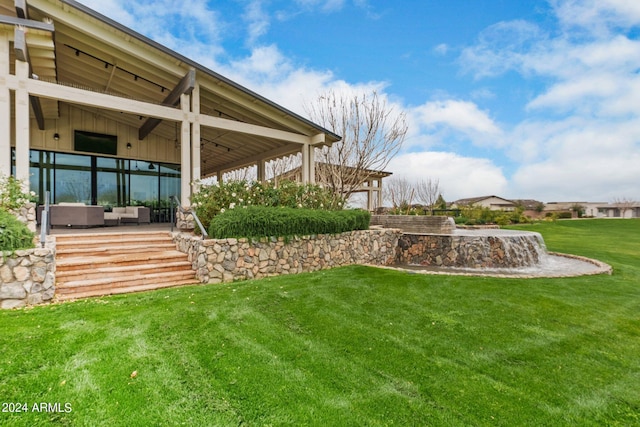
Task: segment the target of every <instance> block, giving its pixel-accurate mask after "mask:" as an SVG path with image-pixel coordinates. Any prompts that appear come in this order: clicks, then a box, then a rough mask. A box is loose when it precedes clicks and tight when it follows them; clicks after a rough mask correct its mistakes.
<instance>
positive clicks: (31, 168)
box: [0, 0, 340, 207]
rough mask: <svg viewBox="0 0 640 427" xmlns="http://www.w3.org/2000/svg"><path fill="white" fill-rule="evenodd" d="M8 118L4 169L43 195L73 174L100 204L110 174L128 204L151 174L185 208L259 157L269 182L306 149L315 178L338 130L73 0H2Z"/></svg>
mask: <svg viewBox="0 0 640 427" xmlns="http://www.w3.org/2000/svg"><path fill="white" fill-rule="evenodd" d="M0 123H1V125H0V174H4V175H8V174H11V173H13V174H15V176H16V177H17V178H18V179H21V180H23V181H24V182H25V185H26V186H28V187H30V188H31V189H32V190H35V192H36V193H38V197H39V199H40V200H39V202H40V203H42V202H43V201H44V200H43V197H44V191H45V190H51V191H52V196H51V198H52V200H50V201H51V202H52V203H55V202H56V201H57V199H61V197H62V196H60V194H62V189H61V188H62V187H60V188H57V187H56V185H58V186H60V185H61V183H62V182H65V181H64V180H65V179H66V180H68V181H69V182H70V184H69V185H72V184H73V181H74V180H75V181H87V182H88V183H89V184H87V185H89V188H88V189H87V190H86V191H85V192H88V193H90V194H91V197H90V199H88V200H90V201H91V203H90V204H101V202H100V201H101V200H103V198H101V197H100V192H101V191H102V192H103V193H104V192H106V190H105V189H104V188H106V187H105V184H104V183H105V182H106V181H107V180H110V181H109V184H108V185H109V190H108V191H110V192H117V193H118V198H116V197H115V196H114V200H116V199H117V201H116V202H115V203H117V204H118V205H120V204H127V203H130V202H131V200H133V199H137V198H136V197H135V195H136V187H140V186H142V184H141V183H144V185H148V186H150V187H154V186H157V188H158V189H157V190H156V189H155V188H153V189H152V190H153V192H154V194H156V193H157V195H156V196H154V197H156V199H157V200H161V199H162V198H163V197H167V198H168V197H169V196H171V195H178V194H179V197H180V201H181V204H182V205H183V206H185V207H186V206H188V205H189V204H190V202H189V200H190V196H191V194H192V192H193V191H195V190H196V189H197V185H198V181H199V180H200V179H202V178H206V177H213V176H215V177H217V178H218V180H221V179H222V175H223V173H225V172H227V171H231V170H234V169H238V168H243V167H247V166H252V165H255V166H257V177H258V179H259V180H264V178H265V162H267V161H269V160H271V159H275V158H279V157H284V156H288V155H291V154H296V153H301V154H302V156H301V157H302V168H301V177H300V178H301V181H302V182H305V183H306V182H315V173H314V167H312V165H313V163H314V149H315V148H316V147H322V146H325V145H331V144H332V143H334V142H336V141H338V140H339V139H340V137H339V136H338V135H335V134H334V133H332V132H330V131H328V130H326V129H323V128H322V127H320V126H318V125H316V124H314V123H312V122H310V121H309V120H307V119H305V118H303V117H301V116H299V115H297V114H296V113H293V112H291V111H289V110H287V109H285V108H283V107H281V106H279V105H277V104H276V103H274V102H272V101H269V100H267V99H265V98H264V97H262V96H260V95H259V94H257V93H255V92H252V91H251V90H249V89H247V88H245V87H242V86H240V85H239V84H237V83H235V82H233V81H231V80H229V79H227V78H225V77H223V76H221V75H219V74H217V73H216V72H215V71H212V70H210V69H208V68H206V67H204V66H202V65H201V64H198V63H196V62H195V61H192V60H191V59H189V58H186V57H185V56H182V55H181V54H179V53H177V52H174V51H172V50H170V49H168V48H167V47H164V46H162V45H160V44H158V43H156V42H154V41H152V40H150V39H148V38H146V37H145V36H142V35H141V34H138V33H136V32H134V31H133V30H131V29H129V28H126V27H124V26H122V25H121V24H119V23H117V22H115V21H113V20H111V19H109V18H106V17H105V16H102V15H100V14H98V13H97V12H95V11H93V10H91V9H89V8H87V7H86V6H84V5H82V4H80V3H77V2H75V1H72V0H0ZM69 155H82V156H84V157H82V159H84V160H83V161H86V164H85V163H83V164H81V165H78V164H76V163H75V162H77V161H78V160H77V159H76V158H72V157H65V156H69ZM50 157H51V158H52V159H53V158H55V160H54V161H50V160H48V159H49V158H50ZM85 158H86V159H85ZM59 159H61V160H59ZM45 164H46V165H48V166H45ZM69 171H74V174H75V175H69V173H70V172H69ZM78 171H81V172H83V174H82V175H79V172H78ZM149 171H153V172H149ZM156 171H157V172H156ZM65 174H68V176H67V175H65ZM156 174H158V175H157V176H158V178H157V184H156V181H155V179H156V178H153V179H154V181H149V180H150V178H149V179H148V176H149V175H153V177H155V176H156ZM145 176H147V178H144V177H145ZM65 177H66V178H65ZM165 177H169V178H171V179H174V181H175V183H173V182H174V181H171V180H170V179H169V178H167V179H164V178H165ZM148 182H151V183H148ZM163 186H165V187H166V188H165V187H163ZM120 193H122V194H124V196H122V194H120ZM176 193H178V194H176ZM140 194H142V193H140ZM65 197H69V196H65ZM105 197H106V196H105ZM104 203H106V202H104ZM109 203H110V204H111V203H113V202H111V201H109Z"/></svg>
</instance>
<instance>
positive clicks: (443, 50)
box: [433, 43, 449, 55]
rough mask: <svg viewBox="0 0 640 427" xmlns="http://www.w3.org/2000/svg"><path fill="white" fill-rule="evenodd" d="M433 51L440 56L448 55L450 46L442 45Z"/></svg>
mask: <svg viewBox="0 0 640 427" xmlns="http://www.w3.org/2000/svg"><path fill="white" fill-rule="evenodd" d="M433 51H434V52H435V53H437V54H438V55H446V54H447V52H449V45H447V44H446V43H440V44H439V45H437V46H436V47H434V48H433Z"/></svg>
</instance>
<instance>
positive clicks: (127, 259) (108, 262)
mask: <svg viewBox="0 0 640 427" xmlns="http://www.w3.org/2000/svg"><path fill="white" fill-rule="evenodd" d="M187 258H188V257H187V256H186V254H184V253H182V252H180V251H175V250H174V251H165V252H148V253H135V254H117V255H105V256H87V257H69V258H63V259H59V260H58V261H57V273H56V275H57V276H60V272H65V271H73V270H86V269H96V268H101V267H116V266H122V267H125V266H131V265H146V264H157V263H164V262H177V261H186V260H187Z"/></svg>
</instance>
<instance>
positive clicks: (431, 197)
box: [416, 178, 442, 209]
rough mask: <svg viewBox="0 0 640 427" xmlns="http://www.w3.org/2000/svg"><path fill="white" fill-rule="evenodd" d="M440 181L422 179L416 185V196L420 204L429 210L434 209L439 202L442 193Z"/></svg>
mask: <svg viewBox="0 0 640 427" xmlns="http://www.w3.org/2000/svg"><path fill="white" fill-rule="evenodd" d="M441 191H442V190H441V189H440V180H439V179H431V178H427V179H421V180H420V181H418V183H417V184H416V195H417V200H418V202H420V203H422V204H423V205H425V206H427V207H428V208H429V209H433V206H434V205H435V204H436V201H437V200H438V196H439V195H440V193H441Z"/></svg>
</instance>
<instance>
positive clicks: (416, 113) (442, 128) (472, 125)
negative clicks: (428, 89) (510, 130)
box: [408, 99, 502, 146]
mask: <svg viewBox="0 0 640 427" xmlns="http://www.w3.org/2000/svg"><path fill="white" fill-rule="evenodd" d="M408 114H409V118H410V123H411V125H412V127H413V130H412V133H411V136H412V137H411V138H410V139H409V141H408V143H409V144H410V145H413V144H417V143H420V138H415V137H414V134H418V135H428V136H430V137H431V140H432V141H434V142H438V141H439V142H440V143H442V144H444V143H446V141H447V139H450V138H455V139H459V138H462V139H466V140H468V141H471V142H472V143H474V144H476V145H479V146H495V145H497V146H499V145H501V144H502V142H501V141H502V139H501V134H502V131H501V129H500V127H499V126H498V125H497V124H496V123H495V122H494V121H493V120H492V119H491V118H490V117H489V115H488V113H487V112H486V111H482V110H480V108H478V106H477V105H476V104H474V103H473V102H469V101H460V100H454V99H445V100H439V101H429V102H426V103H425V104H422V105H420V106H417V107H414V108H411V109H409V111H408Z"/></svg>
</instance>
